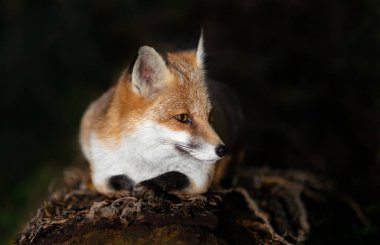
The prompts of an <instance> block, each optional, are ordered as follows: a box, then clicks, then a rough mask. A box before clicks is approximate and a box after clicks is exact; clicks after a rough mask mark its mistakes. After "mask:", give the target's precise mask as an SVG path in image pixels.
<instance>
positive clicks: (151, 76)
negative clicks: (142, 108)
mask: <svg viewBox="0 0 380 245" xmlns="http://www.w3.org/2000/svg"><path fill="white" fill-rule="evenodd" d="M168 76H169V70H168V68H167V67H166V64H165V61H164V60H163V59H162V57H161V56H160V55H159V54H158V53H157V52H156V51H155V50H154V49H153V48H151V47H148V46H142V47H141V48H140V49H139V51H138V54H137V58H136V61H135V64H134V65H133V69H132V76H131V77H132V85H133V91H134V92H135V93H137V94H140V95H141V96H143V97H145V98H147V99H149V98H152V97H153V96H154V95H156V94H157V93H158V92H159V91H160V90H161V89H162V88H163V87H164V86H165V84H166V82H167V79H168Z"/></svg>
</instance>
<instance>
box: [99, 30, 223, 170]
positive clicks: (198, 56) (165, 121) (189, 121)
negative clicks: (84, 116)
mask: <svg viewBox="0 0 380 245" xmlns="http://www.w3.org/2000/svg"><path fill="white" fill-rule="evenodd" d="M111 105H112V107H111V108H109V110H108V111H109V112H110V113H108V114H112V115H113V116H111V118H109V119H110V120H111V121H114V123H112V122H111V123H107V124H106V125H108V126H109V125H115V126H116V128H118V130H116V132H117V134H118V135H119V136H122V135H128V136H130V137H134V139H136V140H138V141H145V147H146V149H144V150H145V151H146V153H147V154H149V152H153V151H155V152H160V149H165V153H164V154H166V155H165V156H166V157H178V156H182V157H185V158H192V159H196V160H199V161H202V162H205V163H210V164H212V163H215V162H216V161H217V160H219V159H220V158H221V157H223V155H224V154H225V152H226V147H225V145H224V144H223V142H222V140H221V139H220V138H219V136H218V134H217V133H216V132H215V130H214V129H213V127H212V126H211V124H210V122H209V118H210V111H211V109H212V108H211V102H210V98H209V94H208V91H207V84H206V81H205V72H204V51H203V37H202V36H201V38H200V40H199V43H198V46H197V48H196V49H194V50H186V51H180V52H173V53H166V54H165V56H161V55H160V54H159V53H158V52H156V51H155V50H154V49H153V48H152V47H148V46H142V47H141V48H140V49H139V50H138V54H137V58H136V60H135V62H134V63H133V64H132V66H131V67H130V69H129V71H125V72H124V74H123V75H122V76H121V78H120V79H119V82H118V85H117V86H116V90H115V96H114V100H113V102H112V103H111ZM112 118H113V119H112ZM107 135H110V134H109V133H107ZM161 152H162V151H161Z"/></svg>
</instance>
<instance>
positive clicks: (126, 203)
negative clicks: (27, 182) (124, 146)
mask: <svg viewBox="0 0 380 245" xmlns="http://www.w3.org/2000/svg"><path fill="white" fill-rule="evenodd" d="M88 173H89V171H88V170H86V169H79V168H72V169H70V170H68V171H66V172H65V174H64V177H63V182H62V184H61V185H59V187H58V188H56V189H55V190H54V191H52V192H51V194H50V195H49V197H48V198H47V200H46V201H45V202H44V204H43V205H42V206H41V207H40V208H39V209H38V210H37V212H36V214H35V215H34V217H33V218H32V219H31V220H30V221H29V222H28V224H27V225H26V226H25V228H24V230H23V231H22V232H21V233H20V234H19V235H18V237H17V238H16V240H15V243H17V244H300V243H303V242H305V241H307V239H308V238H309V240H310V234H311V233H312V229H313V228H314V227H316V232H317V233H318V225H317V226H313V225H312V224H313V223H315V224H319V226H320V225H321V224H322V225H323V223H321V222H320V220H323V219H324V218H322V217H320V218H319V219H318V218H315V217H318V212H320V211H315V210H316V209H315V208H314V207H318V206H321V205H322V206H323V205H326V202H327V201H326V200H328V198H329V197H328V196H329V195H328V193H331V189H332V184H331V183H328V182H325V181H321V180H320V179H318V178H317V177H315V176H314V175H312V174H309V173H305V172H300V171H284V170H283V171H279V170H270V169H266V168H261V169H244V170H241V171H239V172H238V174H237V175H236V176H235V177H236V178H235V184H234V187H233V188H230V189H220V190H212V191H210V192H209V193H207V194H205V195H204V196H200V197H198V198H195V199H193V200H156V201H149V200H140V199H138V198H136V197H135V196H133V194H132V193H128V192H125V193H121V194H119V195H117V196H114V197H107V196H104V195H101V194H99V193H97V192H96V191H95V190H93V189H92V188H91V187H90V186H89V185H88V182H89V176H88ZM307 203H309V205H307ZM308 207H312V209H310V210H312V211H313V212H315V213H314V215H313V219H314V220H312V221H311V222H310V220H309V219H310V216H309V210H308ZM315 214H317V215H315ZM356 214H357V217H359V219H361V218H360V215H362V213H361V210H360V209H358V210H356ZM351 215H352V213H351ZM362 219H365V217H364V215H362ZM362 221H363V222H366V220H362ZM311 237H312V236H311ZM318 239H319V241H321V243H315V244H323V238H321V237H318Z"/></svg>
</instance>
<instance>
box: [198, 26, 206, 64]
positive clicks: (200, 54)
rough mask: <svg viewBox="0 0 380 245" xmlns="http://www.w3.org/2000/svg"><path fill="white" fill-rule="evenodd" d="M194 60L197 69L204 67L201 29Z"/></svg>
mask: <svg viewBox="0 0 380 245" xmlns="http://www.w3.org/2000/svg"><path fill="white" fill-rule="evenodd" d="M196 58H197V65H198V67H200V68H201V69H202V68H203V66H204V59H205V52H204V46H203V29H202V30H201V35H200V37H199V41H198V46H197V52H196Z"/></svg>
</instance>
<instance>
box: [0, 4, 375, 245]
mask: <svg viewBox="0 0 380 245" xmlns="http://www.w3.org/2000/svg"><path fill="white" fill-rule="evenodd" d="M0 4H1V5H0V96H1V97H0V107H1V120H0V125H1V127H0V137H1V138H0V139H1V141H0V149H1V152H0V154H1V160H0V164H1V171H0V191H1V203H0V207H1V208H0V237H1V239H3V240H1V239H0V243H2V242H3V241H6V239H9V238H10V237H12V235H14V234H15V232H16V231H17V230H18V229H19V227H20V225H21V224H22V223H23V222H24V221H25V220H27V218H28V217H29V216H28V215H30V214H31V212H33V211H34V209H35V207H36V205H37V204H38V202H39V201H41V200H42V199H41V198H42V197H43V195H44V194H45V193H46V192H47V190H48V185H49V183H51V181H52V180H53V179H54V177H56V176H57V175H59V174H60V173H61V172H62V170H63V168H64V167H65V166H68V165H69V164H72V163H73V162H75V159H76V158H77V156H78V154H79V150H78V143H77V133H78V125H79V120H80V117H81V114H82V113H83V111H84V110H85V108H86V106H87V105H88V103H89V102H90V101H91V100H93V99H94V98H96V97H97V96H99V95H100V94H101V92H102V91H104V90H105V89H106V88H108V87H109V86H110V85H111V84H112V83H113V81H114V80H115V79H116V78H117V76H118V74H119V72H120V71H121V70H122V69H123V68H124V67H126V66H127V65H128V63H129V62H130V60H131V59H132V58H133V56H134V55H135V53H136V51H137V49H138V47H139V46H141V45H144V44H148V45H153V46H154V47H156V49H157V50H159V51H165V50H170V49H171V48H174V47H175V46H176V43H177V41H178V40H179V39H180V38H182V37H183V36H184V35H186V34H188V32H189V30H193V29H194V28H197V27H199V26H203V28H204V36H205V48H206V52H207V54H208V56H207V67H208V74H209V76H210V77H212V78H214V79H218V80H220V81H222V82H224V83H227V84H229V85H230V86H232V87H233V88H234V89H235V90H236V91H237V92H238V94H239V97H240V99H241V102H242V105H243V109H244V112H245V117H246V124H247V128H246V133H245V135H246V136H247V137H246V138H247V139H246V149H247V159H246V163H247V164H251V165H253V166H261V165H268V166H270V167H273V168H292V169H302V170H308V171H312V172H314V173H317V174H320V175H322V176H326V177H328V178H330V179H332V180H334V181H336V182H337V183H338V186H339V188H340V189H341V190H342V192H344V193H349V194H350V195H352V196H353V197H354V199H355V200H357V201H358V203H359V204H360V206H361V207H362V208H363V210H364V212H365V214H366V215H367V217H368V218H369V219H370V221H371V226H370V227H361V226H358V225H357V224H350V223H344V224H341V225H342V226H345V227H347V230H346V232H347V234H348V235H347V234H346V235H345V236H346V238H347V237H349V239H348V240H350V241H352V242H353V243H358V242H359V243H360V242H361V243H364V242H365V241H369V240H371V239H373V238H375V237H376V236H377V234H378V229H379V223H380V222H379V216H380V144H379V137H380V130H379V129H380V113H379V110H380V1H378V0H366V1H349V0H340V1H338V0H319V1H301V0H288V1H285V0H277V1H275V0H261V1H249V0H240V1H220V0H210V1H201V0H198V1H175V0H161V1H157V2H153V1H141V0H139V1H137V0H134V1H132V0H123V1H122V0H110V1H100V0H81V1H79V0H76V1H74V0H73V1H68V0H52V1H41V0H39V1H37V0H35V1H21V0H18V1H15V0H3V1H0ZM345 229H346V228H345Z"/></svg>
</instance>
